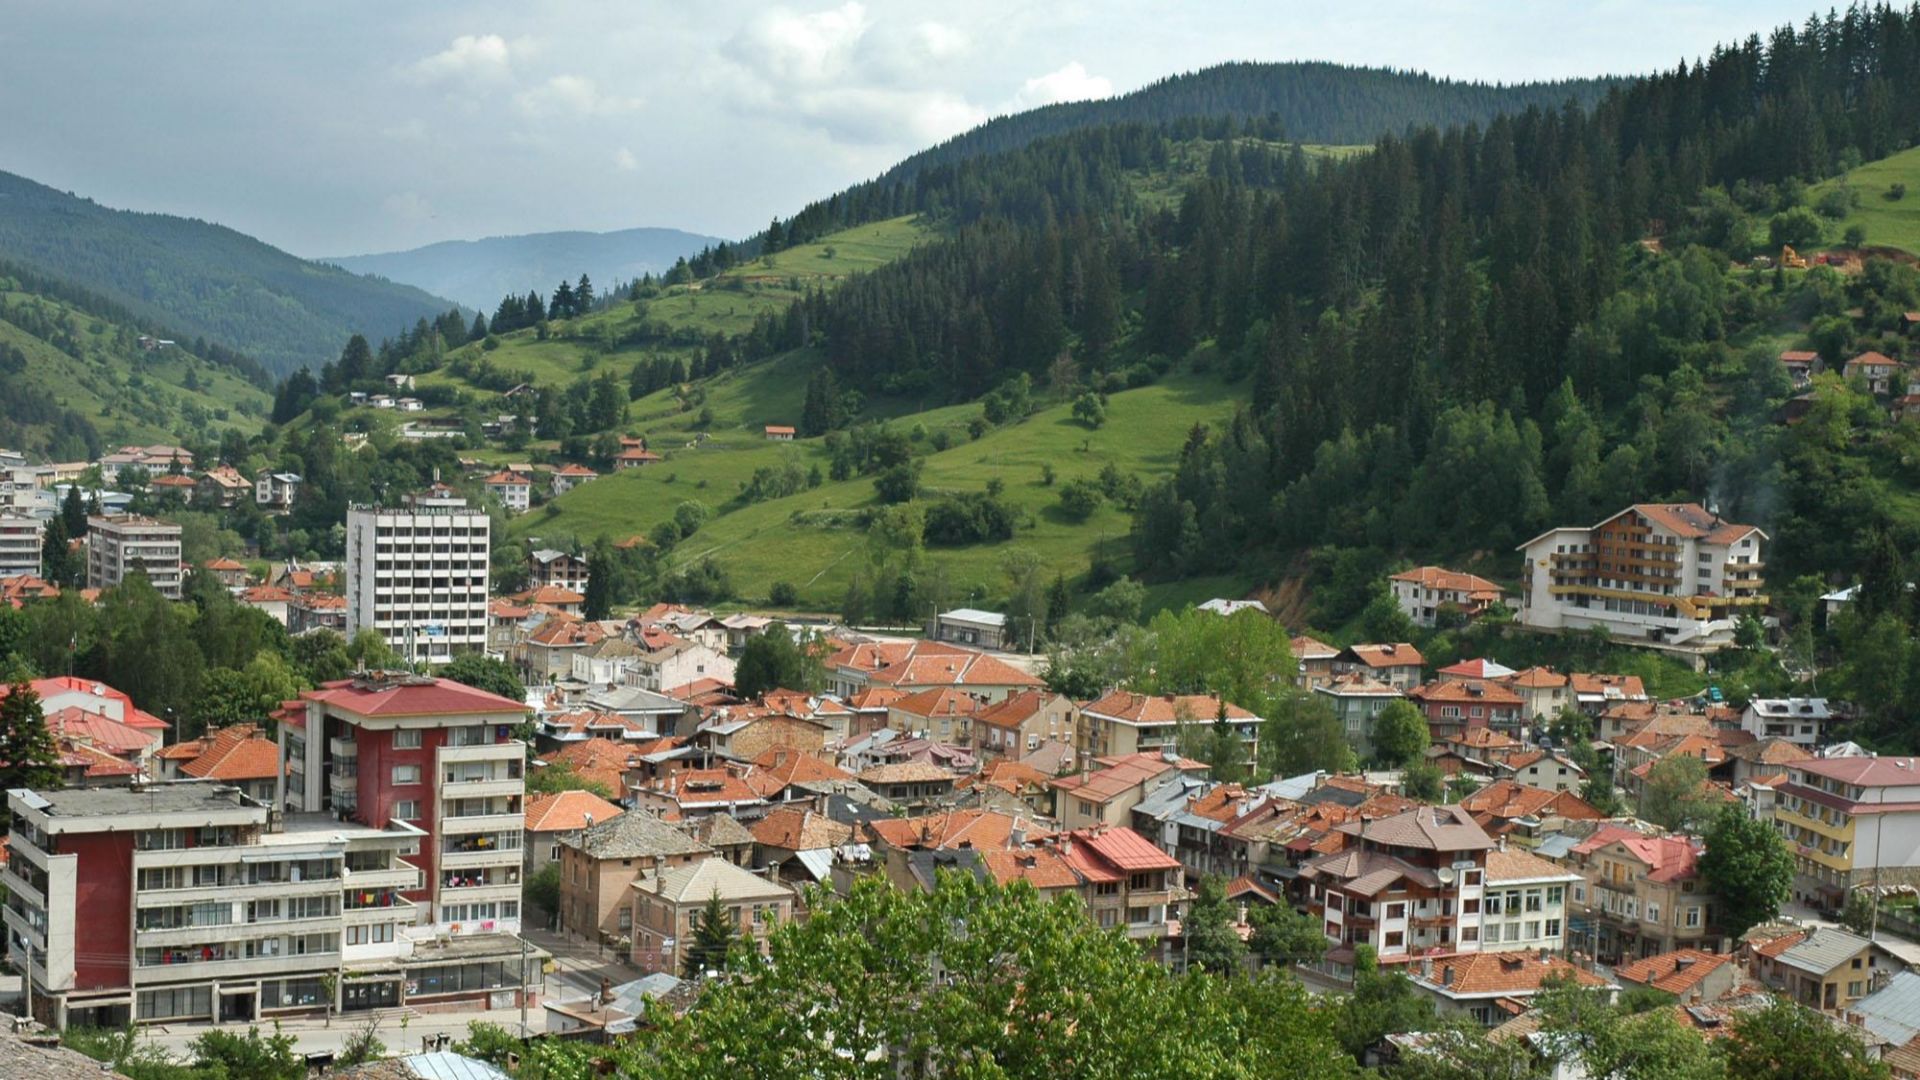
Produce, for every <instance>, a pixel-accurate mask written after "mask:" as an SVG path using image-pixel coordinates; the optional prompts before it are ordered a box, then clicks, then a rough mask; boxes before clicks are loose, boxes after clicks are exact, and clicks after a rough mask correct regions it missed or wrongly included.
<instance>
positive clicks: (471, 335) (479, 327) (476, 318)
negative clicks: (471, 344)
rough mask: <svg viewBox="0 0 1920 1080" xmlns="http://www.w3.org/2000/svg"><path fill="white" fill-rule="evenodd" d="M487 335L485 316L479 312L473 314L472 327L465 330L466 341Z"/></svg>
mask: <svg viewBox="0 0 1920 1080" xmlns="http://www.w3.org/2000/svg"><path fill="white" fill-rule="evenodd" d="M486 336H487V317H486V316H485V315H484V314H481V313H480V312H477V311H476V312H474V314H473V328H472V329H471V330H468V331H467V340H468V341H480V340H482V339H484V338H485V337H486Z"/></svg>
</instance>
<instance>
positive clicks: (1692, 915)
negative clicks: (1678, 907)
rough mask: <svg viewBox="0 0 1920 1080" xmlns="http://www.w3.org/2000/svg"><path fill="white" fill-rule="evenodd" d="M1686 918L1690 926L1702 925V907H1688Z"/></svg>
mask: <svg viewBox="0 0 1920 1080" xmlns="http://www.w3.org/2000/svg"><path fill="white" fill-rule="evenodd" d="M1685 919H1686V925H1687V926H1688V927H1689V928H1694V927H1698V926H1699V925H1700V909H1699V908H1697V907H1690V908H1688V909H1687V911H1686V915H1685Z"/></svg>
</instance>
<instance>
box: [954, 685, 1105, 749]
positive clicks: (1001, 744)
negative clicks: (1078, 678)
mask: <svg viewBox="0 0 1920 1080" xmlns="http://www.w3.org/2000/svg"><path fill="white" fill-rule="evenodd" d="M1079 718H1080V709H1079V707H1078V706H1076V705H1075V704H1074V702H1073V699H1072V698H1070V697H1068V696H1066V695H1065V694H1056V693H1053V692H1052V691H1050V690H1022V691H1021V692H1019V693H1017V694H1014V695H1012V696H1011V697H1009V698H1007V699H1006V700H1005V701H1002V702H1000V703H999V704H998V705H991V706H988V707H986V708H983V709H981V710H979V711H978V712H976V713H974V715H973V748H974V750H976V751H977V752H978V753H979V754H980V755H981V758H982V760H990V759H1009V760H1011V759H1018V758H1021V757H1024V756H1025V755H1027V754H1030V753H1033V752H1034V751H1036V750H1038V749H1040V744H1042V743H1044V742H1048V741H1052V742H1060V743H1065V744H1067V745H1068V746H1074V745H1077V744H1078V743H1079V741H1080V740H1079Z"/></svg>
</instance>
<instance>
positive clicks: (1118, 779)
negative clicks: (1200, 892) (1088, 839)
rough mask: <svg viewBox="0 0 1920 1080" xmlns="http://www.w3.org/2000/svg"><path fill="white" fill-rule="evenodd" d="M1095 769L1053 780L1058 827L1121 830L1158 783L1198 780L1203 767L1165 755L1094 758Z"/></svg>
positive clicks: (1156, 789)
mask: <svg viewBox="0 0 1920 1080" xmlns="http://www.w3.org/2000/svg"><path fill="white" fill-rule="evenodd" d="M1093 764H1094V765H1096V766H1097V768H1094V769H1090V770H1088V771H1086V772H1082V773H1077V774H1075V775H1073V776H1063V777H1060V778H1059V779H1057V780H1055V781H1053V817H1054V820H1056V821H1058V822H1059V823H1060V825H1061V827H1062V828H1067V829H1078V828H1086V827H1089V826H1094V825H1126V824H1129V823H1130V822H1131V820H1132V814H1133V808H1134V807H1135V806H1138V805H1140V802H1141V800H1143V799H1145V798H1146V797H1147V796H1148V795H1150V794H1152V793H1153V792H1155V791H1158V790H1159V789H1160V787H1161V785H1163V784H1170V783H1176V782H1178V781H1180V780H1181V779H1183V778H1187V777H1192V778H1204V777H1205V776H1206V774H1207V766H1206V764H1205V763H1204V762H1199V761H1194V760H1191V759H1189V758H1183V757H1180V756H1179V755H1177V754H1174V753H1171V752H1168V753H1165V754H1127V755H1123V756H1118V757H1106V758H1097V759H1095V760H1094V762H1093Z"/></svg>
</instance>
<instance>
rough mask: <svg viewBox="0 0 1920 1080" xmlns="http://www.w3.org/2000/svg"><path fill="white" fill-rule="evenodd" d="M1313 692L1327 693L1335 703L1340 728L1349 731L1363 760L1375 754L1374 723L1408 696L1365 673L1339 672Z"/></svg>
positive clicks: (1347, 734)
mask: <svg viewBox="0 0 1920 1080" xmlns="http://www.w3.org/2000/svg"><path fill="white" fill-rule="evenodd" d="M1313 692H1314V693H1316V694H1319V695H1322V696H1324V697H1325V698H1326V699H1327V700H1328V701H1329V702H1330V703H1331V704H1332V706H1333V715H1334V718H1335V719H1337V720H1339V721H1340V728H1341V730H1342V731H1344V732H1346V736H1347V745H1349V746H1351V747H1353V752H1354V754H1355V755H1356V756H1358V757H1359V758H1360V760H1362V761H1367V760H1371V759H1372V757H1373V725H1374V722H1375V721H1376V720H1378V719H1379V718H1380V713H1381V712H1382V711H1383V710H1384V709H1386V707H1387V703H1388V702H1391V701H1399V700H1400V699H1402V698H1404V697H1405V696H1406V695H1405V694H1404V693H1402V692H1401V690H1400V688H1399V687H1397V686H1391V685H1388V684H1387V683H1383V682H1380V681H1378V680H1376V679H1373V678H1371V677H1369V676H1368V675H1366V674H1364V673H1362V672H1350V673H1348V674H1344V675H1335V676H1333V677H1331V678H1329V679H1328V680H1327V681H1325V682H1323V683H1319V684H1318V685H1315V686H1314V688H1313Z"/></svg>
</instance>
